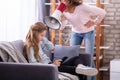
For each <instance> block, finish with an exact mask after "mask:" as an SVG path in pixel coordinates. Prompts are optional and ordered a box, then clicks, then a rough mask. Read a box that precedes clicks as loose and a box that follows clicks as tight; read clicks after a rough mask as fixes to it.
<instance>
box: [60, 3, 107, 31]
mask: <svg viewBox="0 0 120 80" xmlns="http://www.w3.org/2000/svg"><path fill="white" fill-rule="evenodd" d="M105 14H106V12H105V10H103V9H101V8H98V7H95V6H91V5H88V4H85V3H83V4H82V5H79V6H77V7H76V8H75V11H74V12H73V13H69V12H64V13H63V15H64V16H65V17H66V18H67V20H68V21H69V22H70V23H71V24H72V25H73V27H72V31H73V32H76V33H87V32H90V31H92V30H94V28H95V25H96V24H98V23H100V22H101V21H102V19H103V18H104V17H105ZM91 16H97V18H96V19H94V22H95V25H94V26H92V27H90V28H87V27H86V26H85V24H86V23H87V22H88V21H89V20H91ZM65 22H66V21H63V22H62V23H63V24H62V25H64V24H65ZM63 27H64V26H63Z"/></svg>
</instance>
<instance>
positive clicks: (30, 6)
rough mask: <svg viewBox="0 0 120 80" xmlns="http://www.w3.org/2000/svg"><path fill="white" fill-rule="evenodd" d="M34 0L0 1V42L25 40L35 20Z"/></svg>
mask: <svg viewBox="0 0 120 80" xmlns="http://www.w3.org/2000/svg"><path fill="white" fill-rule="evenodd" d="M36 7H37V6H36V0H0V41H14V40H18V39H22V40H24V39H25V36H26V34H27V32H28V30H29V27H30V25H32V24H33V23H34V22H35V21H36V20H37V17H36Z"/></svg>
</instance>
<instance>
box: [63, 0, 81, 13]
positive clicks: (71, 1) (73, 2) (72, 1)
mask: <svg viewBox="0 0 120 80" xmlns="http://www.w3.org/2000/svg"><path fill="white" fill-rule="evenodd" d="M65 1H66V2H68V4H67V8H66V11H69V10H70V9H72V8H74V7H76V6H78V5H80V4H82V3H83V0H65Z"/></svg>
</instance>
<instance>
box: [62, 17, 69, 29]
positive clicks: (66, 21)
mask: <svg viewBox="0 0 120 80" xmlns="http://www.w3.org/2000/svg"><path fill="white" fill-rule="evenodd" d="M60 21H61V23H62V25H61V28H60V30H63V29H64V28H65V25H66V24H67V23H68V20H67V19H66V17H65V16H64V15H62V16H61V19H60Z"/></svg>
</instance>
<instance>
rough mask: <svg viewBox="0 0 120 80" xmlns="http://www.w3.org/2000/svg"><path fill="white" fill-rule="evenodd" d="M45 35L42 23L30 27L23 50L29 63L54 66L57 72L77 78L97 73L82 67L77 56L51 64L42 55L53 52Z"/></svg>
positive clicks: (92, 69) (52, 46)
mask: <svg viewBox="0 0 120 80" xmlns="http://www.w3.org/2000/svg"><path fill="white" fill-rule="evenodd" d="M45 35H46V27H45V26H44V24H43V23H41V22H37V23H35V24H34V25H32V26H31V28H30V30H29V32H28V34H27V36H26V41H25V43H24V49H23V53H24V56H25V57H26V59H27V60H28V61H29V62H30V63H42V64H54V65H56V66H57V67H58V68H59V71H61V72H67V73H71V74H75V75H78V76H79V77H80V74H84V75H89V76H92V75H96V74H97V73H98V71H97V69H95V68H90V67H86V66H84V65H82V63H81V62H80V60H79V59H80V58H79V56H76V57H73V58H71V59H69V60H68V61H66V62H64V63H63V64H61V61H62V60H61V59H58V60H55V61H54V62H52V61H51V60H50V58H49V57H47V55H46V54H44V51H45V50H49V51H52V52H53V50H54V45H53V44H52V43H51V42H50V41H48V40H47V39H46V38H45ZM61 54H62V53H61ZM63 66H64V67H63ZM66 66H69V67H70V68H68V67H66Z"/></svg>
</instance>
